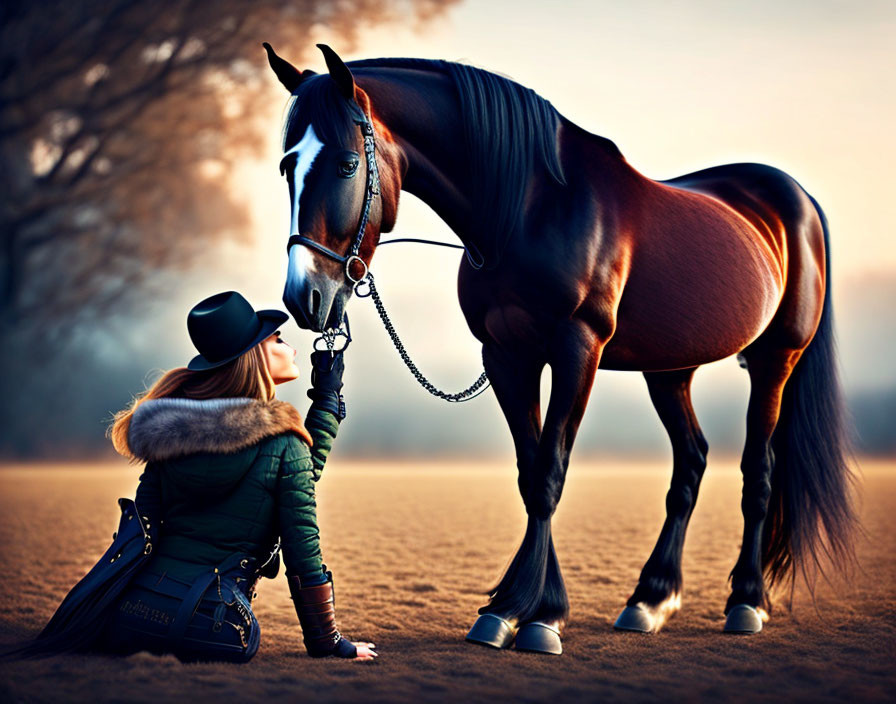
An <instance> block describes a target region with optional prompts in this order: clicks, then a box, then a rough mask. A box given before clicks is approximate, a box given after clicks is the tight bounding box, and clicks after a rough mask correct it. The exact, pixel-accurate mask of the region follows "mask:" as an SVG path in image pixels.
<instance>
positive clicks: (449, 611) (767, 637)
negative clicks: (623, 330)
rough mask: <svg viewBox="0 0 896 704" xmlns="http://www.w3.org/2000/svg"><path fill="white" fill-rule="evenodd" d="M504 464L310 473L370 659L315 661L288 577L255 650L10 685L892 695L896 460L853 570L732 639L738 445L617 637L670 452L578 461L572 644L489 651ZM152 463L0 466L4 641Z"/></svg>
mask: <svg viewBox="0 0 896 704" xmlns="http://www.w3.org/2000/svg"><path fill="white" fill-rule="evenodd" d="M510 465H511V463H490V464H480V465H473V464H471V463H469V462H464V461H457V462H451V463H447V462H446V463H439V464H433V463H412V462H403V463H400V464H385V463H377V464H370V463H364V464H361V463H350V462H342V463H338V462H337V463H332V466H328V467H327V470H326V472H325V475H324V478H323V480H322V481H321V482H320V484H319V485H318V500H319V514H320V521H321V529H322V540H323V549H324V558H325V561H326V562H327V564H328V565H329V567H330V568H331V569H332V570H333V572H334V574H335V579H336V594H337V597H336V604H337V614H338V619H339V623H340V627H341V629H342V631H343V632H344V633H346V634H347V635H349V636H351V637H354V638H363V639H368V640H372V641H373V642H375V643H376V644H377V645H378V647H379V650H380V652H381V657H380V658H379V660H377V661H376V662H374V663H351V662H346V661H336V660H331V659H327V660H311V659H310V658H308V657H307V656H306V655H305V653H304V649H303V648H302V646H301V635H300V631H299V626H298V622H297V619H296V616H295V612H294V611H293V607H292V603H291V601H290V600H289V598H288V590H287V587H286V581H285V579H283V577H282V575H281V576H280V577H279V578H278V579H277V580H274V581H272V582H271V581H264V582H263V583H262V584H261V585H260V587H259V598H258V600H257V601H256V602H255V604H256V613H257V615H258V618H259V621H260V622H261V626H262V644H261V648H260V650H259V652H258V655H257V656H256V657H255V659H254V660H253V661H252V662H251V663H249V664H247V665H243V666H237V665H221V664H192V665H182V664H180V663H179V662H178V661H177V660H176V659H175V658H173V657H172V656H165V657H157V656H152V655H149V654H145V653H142V654H138V655H134V656H132V657H128V658H113V657H107V656H101V655H78V656H65V657H59V658H53V659H48V660H41V661H29V662H18V663H4V664H0V700H2V701H3V702H38V701H41V702H42V701H54V702H59V701H90V702H112V701H134V702H154V703H158V702H162V701H164V702H169V701H171V702H193V703H195V702H199V701H205V700H211V699H215V700H217V701H229V700H236V701H247V700H248V701H267V702H277V701H284V700H286V701H300V700H301V701H310V702H316V703H317V702H329V701H335V702H349V701H358V702H365V703H368V702H396V701H415V702H416V701H458V702H480V701H481V702H485V701H488V702H494V701H503V700H515V701H519V702H529V701H532V702H534V701H548V700H550V701H552V702H561V701H590V700H593V701H605V700H624V701H656V700H672V701H718V700H722V699H730V700H734V701H806V702H809V701H811V702H824V701H832V702H833V701H836V702H842V701H853V702H855V701H892V700H894V699H896V657H894V655H896V637H894V636H896V550H894V548H896V537H894V536H896V463H894V462H884V461H868V462H863V463H862V471H863V479H862V486H863V498H862V510H861V513H862V517H863V520H864V524H865V528H866V531H867V538H865V539H864V540H861V541H860V542H859V551H858V552H859V558H860V563H861V568H862V569H861V571H860V572H859V573H857V574H856V575H855V576H854V578H853V579H852V580H850V582H849V583H846V584H844V585H841V586H840V587H839V588H838V589H836V590H835V589H832V588H829V587H824V588H821V589H819V592H818V599H817V606H818V610H817V612H816V610H815V608H814V607H813V606H812V602H811V600H810V599H809V598H807V596H806V595H805V594H803V593H798V594H797V598H796V603H795V606H794V610H793V612H792V613H789V612H788V611H787V610H786V609H785V608H783V607H780V606H779V608H777V609H776V610H775V611H774V612H773V614H772V618H771V621H770V622H769V623H768V624H766V627H765V629H764V630H763V632H762V633H761V634H759V635H756V636H725V635H723V634H722V632H721V628H722V624H723V621H724V618H723V615H722V609H723V607H724V604H725V599H726V597H727V577H728V573H729V571H730V570H731V567H732V565H733V564H734V561H735V558H736V556H737V550H738V547H739V543H740V532H741V528H742V522H741V517H740V476H739V473H738V471H737V469H736V464H735V463H734V462H725V461H720V460H711V462H710V467H709V469H708V471H707V475H706V478H705V480H704V483H703V487H702V488H701V492H700V499H699V501H698V505H697V509H696V511H695V513H694V516H693V519H692V522H691V527H690V531H689V534H688V540H687V545H686V547H685V558H684V579H685V588H684V599H683V609H682V611H681V612H680V613H679V614H678V615H677V616H676V617H675V618H673V619H672V620H671V621H670V622H669V623H668V624H667V626H666V628H665V630H664V631H663V632H662V633H660V634H658V635H654V636H644V635H640V634H628V633H616V632H614V631H613V629H612V624H613V621H614V620H615V618H616V616H617V614H618V612H619V610H620V609H621V608H622V607H623V605H624V603H625V600H626V598H627V597H628V596H629V594H630V593H631V590H632V588H633V586H634V584H635V581H636V579H637V576H638V572H639V571H640V568H641V565H642V564H643V562H644V560H646V558H647V556H648V554H649V552H650V550H651V548H652V546H653V543H654V541H655V540H656V537H657V535H658V532H659V528H660V526H661V524H662V520H663V515H664V508H663V498H664V494H665V491H666V489H667V487H668V482H669V478H670V474H671V471H670V468H667V467H666V466H665V464H664V463H649V464H645V463H632V462H624V461H615V460H613V461H611V460H602V461H600V462H589V461H582V460H575V458H574V462H573V465H572V466H571V468H570V474H569V478H568V481H567V485H566V490H565V492H564V497H563V501H562V502H561V504H560V508H559V510H558V512H557V515H556V518H555V521H554V538H555V543H556V546H557V550H558V554H559V557H560V563H561V567H562V569H563V572H564V576H565V578H566V583H567V588H568V590H569V596H570V600H571V603H572V616H571V621H570V624H569V626H568V627H567V628H566V630H565V632H564V649H565V652H564V654H563V655H562V656H561V657H553V656H546V655H535V654H527V653H519V652H515V651H513V650H510V651H494V650H490V649H487V648H483V647H479V646H475V645H471V644H467V643H465V642H464V639H463V637H464V634H465V633H466V631H467V629H468V628H469V626H470V625H471V624H472V622H473V621H474V619H475V616H476V609H477V608H478V607H479V606H481V605H482V604H483V603H484V597H483V591H484V590H485V589H486V588H487V587H488V586H489V585H490V584H491V583H493V581H494V580H495V579H496V578H497V577H498V575H499V572H500V570H501V569H502V568H503V566H504V565H505V564H506V563H507V561H508V560H509V559H510V557H511V555H512V553H513V551H514V550H515V549H516V546H517V544H518V541H519V540H520V539H521V538H522V533H523V528H524V526H525V516H524V513H523V510H522V506H521V502H520V500H519V497H518V496H517V494H516V482H515V471H514V470H513V469H512V468H511V466H510ZM138 473H139V469H136V468H131V467H128V466H127V465H125V464H123V463H122V464H110V465H105V466H97V465H92V466H81V465H57V466H52V467H51V466H6V467H3V468H2V469H0V559H2V564H3V565H4V566H5V569H6V573H5V575H4V576H5V579H4V586H5V593H6V597H5V598H4V599H3V600H2V603H0V647H2V646H5V645H10V644H11V643H13V642H16V641H19V640H21V639H22V638H24V637H27V636H30V635H33V634H35V633H36V632H37V631H38V630H39V629H40V628H41V627H42V626H43V624H44V623H45V622H46V620H47V619H48V618H49V617H50V615H51V614H52V613H53V610H54V609H55V607H56V606H57V605H58V603H59V601H60V599H61V598H62V597H63V595H64V594H65V593H66V591H67V590H68V589H69V588H70V587H71V586H72V584H74V582H76V581H77V580H78V579H79V578H80V577H81V576H82V575H83V574H84V572H86V570H87V569H89V567H90V566H91V565H92V564H93V562H94V561H95V560H96V559H97V558H98V557H99V555H100V554H101V553H102V551H103V550H104V549H105V547H107V545H108V543H109V540H110V538H111V533H112V531H113V530H114V529H115V527H116V525H117V510H118V509H117V505H116V504H115V499H116V498H117V497H119V496H129V495H132V493H133V489H134V487H135V486H136V477H137V475H138Z"/></svg>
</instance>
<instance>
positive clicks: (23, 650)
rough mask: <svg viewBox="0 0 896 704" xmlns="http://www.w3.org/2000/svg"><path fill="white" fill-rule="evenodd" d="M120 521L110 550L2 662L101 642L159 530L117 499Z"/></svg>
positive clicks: (130, 503) (130, 502) (129, 502)
mask: <svg viewBox="0 0 896 704" xmlns="http://www.w3.org/2000/svg"><path fill="white" fill-rule="evenodd" d="M118 505H119V506H120V507H121V520H120V521H119V524H118V531H117V532H116V533H115V535H114V536H113V540H112V545H110V546H109V549H108V550H106V552H105V553H104V554H103V556H102V557H101V558H100V559H99V562H97V563H96V564H95V565H94V566H93V568H92V569H91V570H90V571H89V572H88V573H87V574H86V575H85V576H84V578H83V579H81V581H80V582H78V583H77V584H76V585H75V586H74V587H72V589H71V591H70V592H69V593H68V595H66V597H65V599H63V600H62V603H61V604H60V605H59V608H58V609H56V613H55V614H53V617H52V618H51V619H50V621H49V623H47V625H46V626H45V627H44V629H43V630H42V631H41V632H40V634H39V635H38V636H37V638H36V639H35V640H34V641H32V642H31V643H27V644H26V645H23V646H20V647H18V648H15V649H14V650H12V651H9V652H7V653H4V657H18V658H26V657H39V656H46V655H53V654H57V653H65V652H71V651H76V650H85V649H87V648H88V647H90V645H92V644H93V642H94V641H95V640H96V638H97V637H98V635H99V633H100V632H101V631H102V627H103V624H104V623H105V621H106V619H107V617H108V607H109V606H110V605H112V603H113V602H114V601H115V600H116V599H117V598H118V596H119V595H120V594H121V592H122V591H123V590H124V589H125V587H127V585H128V583H129V582H130V581H131V579H132V577H133V576H134V574H135V573H136V572H137V571H138V570H139V569H140V567H141V566H142V565H143V564H144V563H145V562H146V561H147V560H148V559H149V555H150V553H151V552H152V547H153V544H154V542H155V539H156V536H157V533H158V529H157V527H156V526H155V525H151V524H150V523H149V522H148V521H147V520H146V519H145V517H141V516H140V515H139V513H138V512H137V506H136V504H135V503H134V502H133V500H131V499H119V500H118Z"/></svg>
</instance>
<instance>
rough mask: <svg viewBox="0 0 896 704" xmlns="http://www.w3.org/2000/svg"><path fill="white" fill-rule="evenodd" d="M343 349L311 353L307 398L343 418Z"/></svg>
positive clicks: (340, 418)
mask: <svg viewBox="0 0 896 704" xmlns="http://www.w3.org/2000/svg"><path fill="white" fill-rule="evenodd" d="M342 353H343V350H339V351H337V352H330V351H329V350H323V351H315V352H312V353H311V388H310V389H308V398H310V399H311V400H312V401H313V402H314V403H315V404H316V405H317V406H319V407H320V408H323V409H324V410H327V411H330V413H332V414H333V415H334V416H336V418H338V419H339V420H342V419H343V418H345V400H344V399H343V398H342V394H341V393H339V392H340V391H341V390H342V372H343V371H345V360H344V359H343V358H342Z"/></svg>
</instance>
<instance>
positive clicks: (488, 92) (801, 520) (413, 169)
mask: <svg viewBox="0 0 896 704" xmlns="http://www.w3.org/2000/svg"><path fill="white" fill-rule="evenodd" d="M266 48H267V49H268V52H269V59H270V62H271V66H272V67H273V69H274V71H275V72H276V73H277V76H278V77H279V79H280V80H281V82H282V83H283V84H284V85H285V86H286V88H287V89H288V90H289V91H290V92H291V93H292V94H293V96H294V99H293V102H292V104H291V106H290V110H289V114H288V117H287V120H286V125H285V130H284V150H285V157H284V160H283V162H282V163H281V171H282V172H283V173H285V175H286V177H287V180H288V182H289V187H290V198H291V203H292V231H291V233H290V234H291V237H290V240H289V245H288V249H289V270H288V276H287V283H286V289H285V293H284V302H285V303H286V305H287V307H288V308H289V310H290V311H291V312H292V314H293V315H294V316H295V318H296V320H297V321H298V322H299V325H300V326H302V327H305V328H310V329H313V330H317V331H321V330H325V329H329V328H334V327H336V326H337V325H338V324H339V322H340V321H341V320H342V315H343V312H344V309H345V305H346V302H347V300H348V298H349V296H350V295H351V293H352V290H353V285H352V284H353V281H354V280H356V279H361V278H363V276H364V274H365V272H366V266H367V264H369V262H370V260H371V258H372V256H373V253H374V250H375V249H376V246H377V243H378V242H379V236H380V233H381V232H388V231H389V230H391V229H392V227H393V225H394V224H395V219H396V215H397V209H398V199H399V193H400V191H401V190H406V191H408V192H410V193H413V194H415V195H416V196H418V197H419V198H421V199H422V200H423V201H425V202H426V203H427V204H428V205H429V206H430V207H432V209H433V210H434V211H435V212H436V213H437V214H438V215H439V216H440V217H441V218H442V219H443V220H444V221H445V222H446V223H447V224H448V225H449V226H450V227H451V228H452V229H453V231H454V232H455V233H456V234H457V236H458V237H459V238H460V240H461V241H462V242H463V244H464V246H465V248H466V250H467V257H466V258H465V259H464V260H463V261H462V263H461V267H460V272H459V277H458V292H459V297H460V304H461V307H462V309H463V313H464V315H465V317H466V320H467V322H468V324H469V326H470V329H471V330H472V332H473V334H474V335H475V336H476V337H477V338H478V339H479V340H480V341H481V342H482V354H483V359H484V362H485V368H486V371H487V373H488V377H489V380H490V381H491V385H492V387H493V388H494V391H495V394H496V396H497V398H498V401H499V403H500V405H501V408H502V410H503V412H504V414H505V416H506V419H507V423H508V425H509V426H510V431H511V433H512V435H513V440H514V443H515V448H516V454H517V465H518V469H519V490H520V493H521V495H522V498H523V502H524V503H525V506H526V511H527V514H528V526H527V529H526V533H525V537H524V538H523V541H522V544H521V546H520V548H519V550H518V551H517V553H516V556H515V557H514V558H513V560H512V562H511V564H510V566H509V567H508V569H507V571H506V572H505V574H504V576H503V577H502V579H501V580H500V582H499V583H498V584H497V586H496V587H494V589H493V590H492V591H491V598H490V600H489V603H488V604H487V605H486V606H484V607H483V608H482V609H480V614H481V615H480V617H479V619H478V620H477V622H476V624H475V625H474V626H473V628H472V630H471V631H470V633H469V634H468V639H469V640H471V641H474V642H478V643H483V644H486V645H492V646H495V647H500V648H503V647H508V646H509V645H511V644H512V643H513V641H514V640H515V641H516V647H517V648H518V649H525V650H535V651H541V652H552V653H559V652H560V651H561V641H560V631H561V628H562V627H563V625H564V624H565V622H566V619H567V616H568V608H569V607H568V600H567V597H566V590H565V587H564V584H563V579H562V577H561V574H560V567H559V564H558V561H557V557H556V554H555V552H554V546H553V541H552V538H551V516H552V514H553V513H554V510H555V509H556V507H557V502H558V501H559V500H560V494H561V492H562V489H563V484H564V479H565V475H566V469H567V465H568V461H569V454H570V450H571V449H572V446H573V442H574V440H575V437H576V431H577V429H578V426H579V422H580V420H581V418H582V414H583V412H584V410H585V406H586V404H587V402H588V397H589V394H590V392H591V387H592V382H593V380H594V374H595V371H596V370H597V369H598V368H602V369H617V370H631V371H640V372H643V374H644V377H645V379H646V380H647V386H648V390H649V392H650V397H651V400H652V401H653V404H654V407H655V408H656V410H657V413H658V414H659V416H660V419H661V420H662V422H663V425H664V426H665V428H666V430H667V431H668V433H669V437H670V439H671V441H672V447H673V452H674V463H673V473H672V485H671V488H670V490H669V493H668V496H667V499H666V510H667V517H666V522H665V524H664V526H663V529H662V531H661V533H660V536H659V540H658V542H657V544H656V547H655V549H654V551H653V553H652V554H651V556H650V558H649V559H648V560H647V563H646V564H645V566H644V569H643V571H642V572H641V576H640V579H639V581H638V584H637V586H636V588H635V590H634V593H633V594H632V596H631V598H630V599H629V600H628V605H627V607H626V608H625V609H624V610H623V612H622V614H621V615H620V617H619V619H618V620H617V622H616V627H617V628H618V629H622V630H635V631H644V632H654V631H658V630H659V629H660V628H661V627H662V625H663V623H664V622H665V620H666V619H667V618H668V617H669V616H671V615H672V614H673V613H674V612H675V611H676V610H678V608H679V607H680V603H681V598H680V594H681V584H682V580H681V554H682V546H683V543H684V538H685V531H686V529H687V524H688V520H689V518H690V515H691V512H692V510H693V508H694V503H695V501H696V498H697V492H698V488H699V485H700V479H701V477H702V475H703V471H704V468H705V466H706V453H707V443H706V440H705V439H704V437H703V434H702V433H701V431H700V427H699V425H698V423H697V418H696V416H695V415H694V409H693V407H692V405H691V397H690V386H691V380H692V378H693V375H694V371H695V370H696V369H697V367H699V366H700V365H701V364H706V363H708V362H713V361H716V360H720V359H723V358H725V357H728V356H730V355H733V354H737V355H738V356H739V358H740V360H741V364H742V366H744V367H745V368H746V369H747V371H748V373H749V375H750V382H751V389H752V390H751V394H750V401H749V408H748V411H747V438H746V445H745V448H744V452H743V459H742V463H741V468H742V471H743V500H742V503H741V508H742V511H743V517H744V534H743V543H742V546H741V551H740V556H739V558H738V560H737V563H736V564H735V565H734V569H733V570H732V572H731V587H732V589H731V596H730V598H729V599H728V603H727V605H726V608H725V613H726V614H727V619H726V622H725V630H726V631H729V632H740V633H743V632H747V633H755V632H758V631H759V630H760V629H761V627H762V622H763V620H764V619H765V618H766V617H767V612H768V610H769V601H768V593H769V590H770V589H771V587H773V586H774V585H775V584H777V583H779V582H781V581H783V580H788V579H792V578H793V575H794V573H795V572H798V571H800V570H803V571H805V570H808V569H809V568H811V567H813V566H814V565H817V564H818V562H819V559H820V558H821V557H822V556H824V554H827V555H829V556H830V557H833V559H834V561H835V563H836V565H837V566H838V567H842V566H844V565H845V563H848V562H849V561H850V560H851V558H852V544H851V538H850V535H851V528H852V526H853V524H854V520H855V519H854V514H853V510H852V507H851V502H850V477H851V475H850V470H849V467H848V463H847V444H848V443H847V439H848V438H847V432H846V428H845V424H844V421H843V413H842V411H843V403H842V400H841V395H840V386H839V382H838V379H837V372H836V359H835V351H834V346H833V328H832V311H831V294H830V285H829V279H830V259H829V256H828V232H827V225H826V222H825V219H824V215H823V214H822V211H821V209H820V208H819V206H818V204H817V203H816V202H815V201H814V200H813V199H812V197H811V196H809V195H808V194H807V193H806V192H805V191H804V190H803V189H802V188H801V187H800V185H799V184H798V183H797V182H796V181H795V180H794V179H793V178H791V177H790V176H788V175H787V174H785V173H783V172H781V171H779V170H778V169H775V168H772V167H770V166H764V165H760V164H731V165H726V166H719V167H715V168H711V169H706V170H704V171H699V172H696V173H692V174H688V175H686V176H682V177H679V178H675V179H671V180H668V181H654V180H652V179H649V178H647V177H645V176H643V175H642V174H640V173H639V172H638V171H636V170H635V169H634V168H633V167H632V166H631V165H630V164H629V163H628V162H627V161H626V160H625V158H624V157H623V156H622V154H621V153H620V152H619V150H618V149H617V148H616V146H615V145H614V144H613V143H612V142H610V141H609V140H607V139H604V138H602V137H598V136H595V135H593V134H590V133H588V132H586V131H585V130H583V129H581V128H579V127H577V126H576V125H574V124H573V123H572V122H570V121H569V120H566V119H565V118H563V117H562V116H561V115H559V114H558V113H557V112H556V111H555V110H554V108H553V107H552V106H551V105H550V103H548V102H547V101H545V100H544V99H542V98H540V97H539V96H537V95H536V94H535V93H533V92H532V91H530V90H528V89H526V88H523V87H522V86H520V85H518V84H516V83H514V82H512V81H510V80H508V79H505V78H502V77H500V76H497V75H494V74H491V73H488V72H486V71H482V70H479V69H475V68H471V67H469V66H464V65H461V64H455V63H449V62H443V61H429V60H422V59H374V60H366V61H358V62H351V63H350V64H348V65H346V64H345V63H343V62H342V61H341V60H340V59H339V57H338V56H337V55H336V54H335V53H334V52H333V51H332V50H331V49H329V47H326V46H321V49H322V51H323V52H324V56H325V59H326V62H327V66H328V70H329V74H321V75H317V74H314V73H313V72H311V71H304V72H302V73H300V72H299V71H298V70H296V69H295V68H294V67H293V66H292V65H290V64H289V63H287V62H286V61H284V60H283V59H281V58H280V57H278V56H277V55H276V54H275V53H274V52H273V50H272V49H271V48H270V46H267V45H266ZM374 144H375V149H374ZM365 146H366V148H367V150H366V152H365ZM362 154H363V155H365V158H363V159H362V157H361V155H362ZM358 174H364V177H363V178H359V177H358ZM359 260H360V261H359ZM545 365H549V366H550V369H551V381H552V383H551V393H550V401H549V404H548V407H547V413H546V414H545V416H544V419H542V413H541V404H540V399H539V381H540V378H541V373H542V370H543V369H544V366H545Z"/></svg>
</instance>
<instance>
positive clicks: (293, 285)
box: [283, 276, 348, 332]
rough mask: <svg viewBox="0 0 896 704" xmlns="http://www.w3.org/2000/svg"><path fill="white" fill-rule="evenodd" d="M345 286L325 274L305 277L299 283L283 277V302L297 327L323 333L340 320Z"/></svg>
mask: <svg viewBox="0 0 896 704" xmlns="http://www.w3.org/2000/svg"><path fill="white" fill-rule="evenodd" d="M346 288H347V287H346V286H343V285H341V284H337V283H336V282H335V281H333V280H332V279H330V278H329V277H328V276H318V277H313V278H312V277H308V278H306V279H304V280H303V281H301V282H292V281H289V280H287V282H286V288H285V289H284V291H283V303H284V304H285V305H286V309H287V310H288V311H289V313H290V315H292V317H293V318H294V319H295V321H296V324H297V325H298V326H299V327H300V328H302V329H303V330H311V331H313V332H323V331H324V330H329V329H330V328H336V327H339V324H340V323H341V322H342V317H343V314H344V312H345V304H346V301H347V299H348V293H347V292H346Z"/></svg>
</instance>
